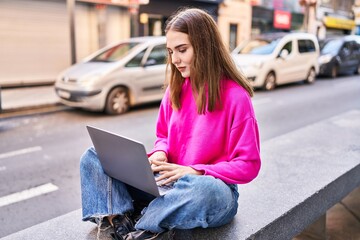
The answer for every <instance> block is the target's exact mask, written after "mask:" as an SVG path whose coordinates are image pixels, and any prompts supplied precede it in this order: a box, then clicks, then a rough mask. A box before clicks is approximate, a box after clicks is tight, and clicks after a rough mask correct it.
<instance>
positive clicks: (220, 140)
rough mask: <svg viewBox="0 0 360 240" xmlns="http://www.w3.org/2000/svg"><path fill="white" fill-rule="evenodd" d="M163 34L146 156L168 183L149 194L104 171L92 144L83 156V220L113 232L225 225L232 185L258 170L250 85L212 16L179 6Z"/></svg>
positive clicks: (120, 235)
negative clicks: (159, 91)
mask: <svg viewBox="0 0 360 240" xmlns="http://www.w3.org/2000/svg"><path fill="white" fill-rule="evenodd" d="M165 33H166V38H167V44H166V45H167V49H168V53H169V56H168V64H169V65H170V66H171V73H170V77H169V86H168V88H167V90H166V92H165V95H164V98H163V100H162V102H161V106H160V110H159V116H158V121H157V126H156V135H157V140H156V142H155V146H154V148H153V150H152V151H151V152H150V153H149V154H148V156H149V160H150V162H151V164H152V170H153V171H154V172H159V173H160V176H159V177H157V181H161V180H162V181H164V180H165V182H164V184H166V183H173V189H172V190H170V191H169V192H168V193H167V194H166V195H165V196H161V197H157V198H155V199H154V198H153V197H151V196H149V195H147V194H145V193H143V192H140V191H137V190H136V189H133V188H131V187H129V186H126V185H125V184H124V183H122V182H120V181H118V180H116V179H111V178H110V177H108V176H106V174H105V173H103V171H102V169H101V166H100V164H99V161H98V159H97V156H96V152H95V151H94V150H93V149H89V150H88V151H87V152H86V153H85V154H84V155H83V156H82V159H81V180H82V201H83V220H92V221H98V220H99V219H102V218H103V217H107V218H106V219H109V220H110V223H112V225H113V227H114V231H115V236H114V237H115V238H116V239H154V238H155V237H159V236H163V237H165V236H170V233H171V232H172V231H171V230H172V229H192V228H196V227H202V228H208V227H218V226H222V225H224V224H227V223H229V222H230V221H231V220H232V219H233V217H234V216H235V214H236V212H237V208H238V204H237V200H238V196H239V194H238V191H237V185H236V184H245V183H248V182H250V181H251V180H253V179H254V178H255V177H256V176H257V174H258V172H259V169H260V146H259V134H258V126H257V121H256V118H255V113H254V110H253V107H252V103H251V99H250V98H251V96H252V95H253V90H252V88H251V87H250V85H249V83H248V81H247V80H246V79H245V78H244V77H243V76H242V75H241V74H240V73H239V72H238V70H237V69H236V66H235V65H234V63H233V61H232V59H231V57H230V54H229V52H228V50H227V49H226V47H225V46H224V44H223V42H222V40H221V36H220V33H219V31H218V28H217V26H216V23H215V22H214V20H213V19H212V17H211V16H210V15H209V14H207V13H206V12H204V11H202V10H199V9H186V10H182V11H180V12H178V13H176V14H175V15H174V16H173V17H172V18H171V19H170V20H169V22H168V23H167V25H166V29H165ZM94 178H96V179H97V181H93V180H92V179H94ZM94 183H96V184H94ZM144 206H146V207H145V208H144ZM141 210H142V211H141ZM140 211H141V213H140Z"/></svg>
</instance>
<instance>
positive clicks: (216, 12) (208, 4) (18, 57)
mask: <svg viewBox="0 0 360 240" xmlns="http://www.w3.org/2000/svg"><path fill="white" fill-rule="evenodd" d="M180 7H198V8H202V9H205V10H206V11H208V12H209V13H210V14H211V15H212V16H213V17H214V19H215V20H216V21H217V23H218V25H219V28H220V31H221V34H222V36H223V38H224V41H225V43H226V44H227V45H228V47H229V49H232V48H235V46H236V45H237V44H239V42H240V41H241V40H243V39H246V38H248V37H249V36H250V32H251V7H250V4H249V2H248V0H225V1H224V0H177V1H168V0H150V1H149V0H47V1H43V0H1V1H0V19H1V21H0V52H1V53H2V54H3V55H4V56H6V58H2V59H1V60H0V61H1V62H0V72H1V75H0V86H12V85H29V84H43V83H53V82H54V81H55V79H56V76H57V75H58V74H59V73H60V72H61V71H62V70H64V69H65V68H67V67H69V66H70V65H72V64H73V63H75V62H77V61H80V60H81V59H83V58H84V57H86V56H88V55H89V54H91V53H93V52H94V51H96V50H98V49H99V48H101V47H104V46H106V45H108V44H110V43H113V42H117V41H120V40H123V39H126V38H129V37H133V36H147V35H163V29H164V24H165V21H166V20H167V18H168V17H169V16H170V15H171V13H173V12H174V11H176V10H177V9H179V8H180Z"/></svg>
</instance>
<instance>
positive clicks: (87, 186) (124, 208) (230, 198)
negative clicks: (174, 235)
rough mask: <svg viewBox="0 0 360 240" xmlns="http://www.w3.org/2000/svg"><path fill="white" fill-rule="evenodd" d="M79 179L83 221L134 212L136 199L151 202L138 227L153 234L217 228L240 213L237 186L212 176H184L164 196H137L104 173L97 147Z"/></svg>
mask: <svg viewBox="0 0 360 240" xmlns="http://www.w3.org/2000/svg"><path fill="white" fill-rule="evenodd" d="M80 177H81V194H82V196H81V197H82V212H83V221H88V220H92V221H94V219H96V218H100V219H102V218H103V217H105V216H109V215H119V214H124V213H126V212H131V211H133V210H134V206H133V199H134V197H135V198H140V199H141V198H142V199H143V200H145V201H148V202H149V204H148V206H147V207H146V208H144V209H143V211H142V217H141V218H140V219H139V221H138V222H137V223H136V225H135V228H136V229H141V230H148V231H151V232H163V231H166V230H169V229H192V228H196V227H202V228H207V227H218V226H222V225H224V224H227V223H229V222H230V221H231V220H232V219H233V217H234V216H235V214H236V212H237V207H238V203H237V200H238V196H239V194H238V192H237V186H236V185H227V184H225V183H224V182H223V181H221V180H219V179H216V178H214V177H212V176H198V175H185V176H183V177H182V178H180V179H178V180H177V181H176V183H175V184H174V188H173V189H172V190H170V191H169V192H168V193H167V194H166V195H164V196H161V197H157V198H155V197H152V196H151V195H149V194H146V193H142V194H140V196H139V194H138V195H137V196H135V195H136V194H135V195H134V194H131V193H130V191H129V188H128V187H127V185H126V184H124V183H123V182H121V181H119V180H116V179H113V178H111V177H109V176H108V175H106V174H105V173H104V171H103V169H102V167H101V165H100V162H99V160H98V157H97V154H96V152H95V150H94V148H89V149H88V150H87V151H86V152H85V153H84V154H83V155H82V157H81V160H80Z"/></svg>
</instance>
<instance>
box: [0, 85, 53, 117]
mask: <svg viewBox="0 0 360 240" xmlns="http://www.w3.org/2000/svg"><path fill="white" fill-rule="evenodd" d="M0 94H1V95H0V96H1V109H2V112H13V111H18V110H23V109H31V108H39V107H43V106H49V105H56V104H58V103H59V98H58V97H57V96H56V94H55V90H54V86H53V85H48V86H34V87H17V88H2V89H1V90H0Z"/></svg>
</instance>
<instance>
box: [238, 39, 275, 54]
mask: <svg viewBox="0 0 360 240" xmlns="http://www.w3.org/2000/svg"><path fill="white" fill-rule="evenodd" d="M279 41H280V39H276V40H271V41H269V40H265V39H255V40H251V41H249V42H247V43H246V44H244V46H243V47H242V48H241V49H240V51H239V54H256V55H267V54H271V53H272V52H273V51H274V49H275V47H276V45H277V44H278V42H279Z"/></svg>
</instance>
